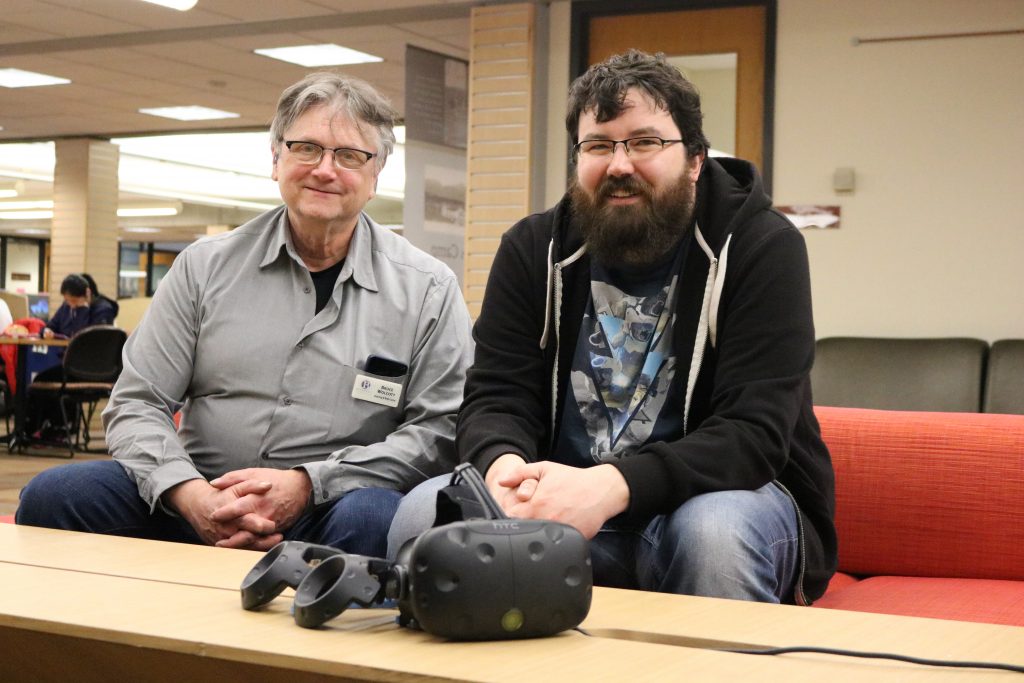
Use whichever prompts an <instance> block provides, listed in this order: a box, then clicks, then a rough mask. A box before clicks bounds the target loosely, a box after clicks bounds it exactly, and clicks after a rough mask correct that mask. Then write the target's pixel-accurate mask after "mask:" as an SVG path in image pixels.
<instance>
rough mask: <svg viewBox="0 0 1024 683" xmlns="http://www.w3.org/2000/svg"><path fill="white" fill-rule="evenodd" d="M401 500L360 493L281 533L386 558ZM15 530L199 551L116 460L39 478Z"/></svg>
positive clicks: (24, 496)
mask: <svg viewBox="0 0 1024 683" xmlns="http://www.w3.org/2000/svg"><path fill="white" fill-rule="evenodd" d="M401 499H402V494H400V493H399V492H398V491H391V490H388V489H356V490H355V491H352V492H350V493H348V494H346V495H345V496H343V497H341V498H339V499H338V500H336V501H334V502H333V503H331V504H329V505H321V506H318V507H317V508H315V509H314V510H313V511H312V512H310V513H308V514H305V515H303V516H302V517H300V518H299V519H298V521H297V522H296V523H295V524H294V526H292V527H291V528H290V529H288V530H287V531H286V532H284V538H285V540H288V541H293V540H294V541H306V542H308V543H319V544H322V545H329V546H333V547H335V548H339V549H340V550H343V551H345V552H348V553H354V554H359V555H369V556H371V557H384V553H385V551H386V549H387V545H386V543H387V532H388V527H389V526H390V525H391V519H392V518H393V517H394V515H395V511H396V510H397V509H398V503H399V501H400V500H401ZM15 522H17V523H18V524H26V525H29V526H42V527H48V528H51V529H67V530H69V531H87V532H91V533H97V534H110V535H114V536H131V537H133V538H149V539H154V540H159V541H176V542H179V543H202V542H203V541H202V540H201V539H200V538H199V535H198V534H196V532H195V530H193V529H192V526H191V525H190V524H189V523H188V522H187V521H185V519H184V518H182V517H178V516H175V515H170V514H167V513H166V512H164V511H163V510H161V509H159V508H157V509H156V510H155V511H154V512H152V513H150V511H149V506H148V505H147V504H146V503H145V502H144V501H143V500H142V498H141V497H140V496H139V490H138V487H136V485H135V482H133V481H132V480H131V478H130V477H129V476H128V474H127V472H125V470H124V468H123V467H121V465H119V464H118V463H116V462H114V461H111V460H97V461H91V462H82V463H74V464H71V465H62V466H60V467H55V468H53V469H49V470H46V471H44V472H41V473H40V474H38V475H36V476H35V477H34V478H33V479H32V481H30V482H29V483H28V485H27V486H26V487H25V488H24V489H22V491H21V499H20V502H19V504H18V511H17V513H16V514H15Z"/></svg>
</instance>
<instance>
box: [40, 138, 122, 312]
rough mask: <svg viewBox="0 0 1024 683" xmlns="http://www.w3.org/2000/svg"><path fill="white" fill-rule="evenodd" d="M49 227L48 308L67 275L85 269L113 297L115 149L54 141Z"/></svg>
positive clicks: (90, 143) (92, 142) (101, 144)
mask: <svg viewBox="0 0 1024 683" xmlns="http://www.w3.org/2000/svg"><path fill="white" fill-rule="evenodd" d="M56 155H57V163H56V165H55V167H54V179H53V223H52V225H51V229H50V268H49V283H46V284H47V285H48V287H49V292H50V308H51V310H56V307H57V306H59V305H60V304H61V303H62V302H63V299H62V298H61V295H60V284H61V282H62V281H63V280H64V277H65V276H67V275H68V273H81V272H87V273H89V274H90V275H92V276H93V277H94V278H95V279H96V284H97V286H98V287H99V289H100V291H101V292H103V293H105V294H107V295H108V296H111V297H113V296H116V295H117V252H118V242H117V237H118V230H117V204H118V184H117V167H118V161H119V159H120V156H119V148H118V146H117V145H114V144H112V143H110V142H106V141H102V140H91V139H67V140H58V141H57V143H56Z"/></svg>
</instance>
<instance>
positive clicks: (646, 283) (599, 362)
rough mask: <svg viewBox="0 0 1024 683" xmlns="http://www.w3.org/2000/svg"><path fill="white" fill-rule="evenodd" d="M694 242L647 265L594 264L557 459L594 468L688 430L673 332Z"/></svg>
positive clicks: (557, 444)
mask: <svg viewBox="0 0 1024 683" xmlns="http://www.w3.org/2000/svg"><path fill="white" fill-rule="evenodd" d="M688 242H689V240H688V239H685V240H684V241H683V243H682V244H680V246H679V248H678V249H677V250H676V253H674V254H670V255H669V256H668V259H667V260H666V261H665V262H663V263H661V264H658V265H656V266H654V267H652V268H646V269H643V270H641V271H632V272H631V271H625V270H612V269H608V268H605V267H603V266H601V265H600V264H598V263H596V262H592V265H591V283H590V289H591V301H590V305H589V306H588V307H587V311H586V313H585V314H584V316H583V321H582V323H581V329H580V335H579V338H578V340H577V342H576V351H575V354H574V356H573V364H572V370H571V372H570V380H571V381H570V385H569V386H567V387H566V396H565V399H566V400H565V402H564V407H563V411H562V420H561V423H562V428H561V430H560V433H559V439H558V443H556V444H555V452H554V453H552V459H553V460H557V461H559V462H563V463H565V464H570V465H575V466H588V465H593V464H596V463H601V462H608V461H611V460H614V459H616V458H621V457H623V456H625V455H628V454H629V453H631V452H633V451H634V450H636V449H637V448H639V447H640V446H642V445H643V444H645V443H647V442H649V441H655V440H663V439H669V438H678V437H679V436H681V435H682V434H681V431H682V423H683V418H682V415H683V412H682V396H681V394H682V392H683V390H682V389H681V388H680V387H679V386H678V384H679V383H678V382H675V381H674V380H675V376H676V358H675V356H674V355H673V354H672V330H673V326H674V322H675V313H674V311H675V299H676V295H677V291H676V285H677V283H678V282H679V276H680V274H681V267H682V263H683V257H684V254H685V252H686V247H687V245H688Z"/></svg>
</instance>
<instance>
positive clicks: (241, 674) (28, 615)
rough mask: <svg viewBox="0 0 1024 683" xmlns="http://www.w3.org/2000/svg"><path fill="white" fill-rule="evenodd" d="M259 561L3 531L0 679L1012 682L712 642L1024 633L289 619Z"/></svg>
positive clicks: (599, 597) (880, 620)
mask: <svg viewBox="0 0 1024 683" xmlns="http://www.w3.org/2000/svg"><path fill="white" fill-rule="evenodd" d="M259 557H260V554H258V553H255V552H251V551H245V550H225V549H219V548H211V547H206V546H190V545H182V544H173V543H163V542H158V541H141V540H136V539H127V538H116V537H109V536H93V535H89V534H80V533H74V532H65V531H53V530H47V529H34V528H31V527H21V526H14V525H5V524H0V581H2V586H3V588H0V642H2V643H4V652H3V655H2V656H0V679H2V680H4V681H19V680H36V681H38V680H55V679H66V680H75V681H94V680H95V681H101V680H102V681H109V680H113V678H112V677H113V676H115V675H116V676H118V678H120V679H122V680H132V681H175V683H180V681H182V680H213V679H214V677H217V678H219V679H220V680H288V681H289V683H304V682H305V681H314V680H317V681H320V680H360V681H365V680H383V681H403V682H409V681H421V680H430V681H452V680H458V681H515V683H538V682H542V681H570V680H586V681H603V680H609V681H633V680H644V681H646V680H686V681H721V680H757V681H787V683H788V682H791V681H813V682H814V683H820V682H821V681H823V680H826V681H829V683H840V682H842V681H864V680H871V681H872V683H887V682H889V681H892V682H897V681H898V682H900V683H902V682H903V681H916V680H921V681H953V680H956V681H966V680H970V681H971V682H972V683H973V682H974V681H988V680H992V681H996V680H1003V681H1014V680H1017V678H1015V677H1014V676H1013V674H1012V673H1009V672H998V671H984V670H968V671H964V670H956V669H939V668H932V667H923V666H915V665H912V664H906V663H901V662H893V661H882V660H865V659H852V658H845V657H835V656H825V655H785V656H781V657H769V656H753V655H743V654H736V653H729V652H720V651H715V650H714V649H713V648H716V647H717V648H724V647H731V648H750V647H753V648H763V647H776V646H786V645H809V646H818V647H833V648H847V649H857V650H871V651H886V652H897V653H899V654H903V655H910V656H916V657H925V658H935V659H947V660H949V659H959V660H974V661H979V660H980V661H1001V662H1004V663H1012V664H1016V665H1024V628H1018V627H1012V626H996V625H990V624H975V623H966V622H956V621H940V620H935V619H920V618H914V617H897V616H891V615H880V614H867V613H860V612H843V611H839V610H825V609H813V608H805V607H793V606H785V605H765V604H757V603H747V602H739V601H732V600H716V599H712V598H694V597H687V596H677V595H664V594H656V593H641V592H637V591H624V590H615V589H608V588H596V589H595V590H594V601H593V607H592V609H591V612H590V615H589V616H588V617H587V619H586V621H585V622H584V623H583V625H582V626H583V627H584V628H585V629H586V630H587V631H589V632H590V633H591V634H592V637H587V636H585V635H583V634H581V633H578V632H573V631H569V632H566V633H563V634H560V635H558V636H555V637H551V638H539V639H535V640H525V641H502V642H483V643H453V642H446V641H444V640H441V639H439V638H435V637H433V636H430V635H428V634H426V633H422V632H417V631H411V630H408V629H404V628H400V627H398V626H397V625H396V624H395V623H394V617H395V615H396V613H395V611H394V610H376V609H350V610H348V611H347V612H345V613H344V614H343V615H342V616H341V617H339V618H337V619H334V620H332V621H330V622H328V623H327V624H326V626H325V627H324V628H321V629H316V630H308V629H302V628H299V627H298V626H296V625H295V623H294V621H293V620H292V617H291V614H290V608H291V591H286V593H285V594H284V595H282V596H280V597H278V598H277V599H276V600H274V601H273V602H272V603H271V604H270V605H269V606H268V607H267V608H266V609H264V610H262V611H259V612H246V611H244V610H243V609H242V608H241V599H240V595H239V590H238V586H239V584H240V583H241V580H242V577H243V576H245V574H246V572H247V571H248V570H249V569H250V568H251V567H252V566H253V565H254V564H255V563H256V561H257V560H258V559H259Z"/></svg>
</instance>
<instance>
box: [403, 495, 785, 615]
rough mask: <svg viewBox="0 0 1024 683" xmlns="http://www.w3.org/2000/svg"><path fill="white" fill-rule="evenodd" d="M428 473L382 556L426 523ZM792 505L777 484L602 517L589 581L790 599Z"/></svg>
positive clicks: (430, 506)
mask: <svg viewBox="0 0 1024 683" xmlns="http://www.w3.org/2000/svg"><path fill="white" fill-rule="evenodd" d="M450 480H451V476H450V475H444V476H441V477H435V478H433V479H430V480H428V481H426V482H424V483H422V484H420V485H419V486H417V487H416V488H415V489H413V490H412V491H410V492H409V494H408V495H406V497H405V498H404V499H403V500H402V503H401V505H399V507H398V512H397V513H396V515H395V520H394V522H393V523H392V525H391V531H390V532H389V534H388V557H389V558H391V559H393V558H394V557H395V555H396V554H397V552H398V549H399V548H400V547H401V546H402V544H403V543H404V542H405V541H407V540H408V539H410V538H414V537H415V536H418V535H419V534H421V533H423V532H424V531H426V530H427V529H429V528H430V527H431V526H433V523H434V509H435V508H434V506H435V501H436V499H437V492H438V491H439V490H440V489H442V488H444V487H445V486H447V485H448V483H449V481H450ZM799 554H800V540H799V525H798V522H797V512H796V507H795V505H794V504H793V501H792V500H791V499H790V497H789V496H788V495H787V494H786V493H785V492H784V491H783V490H782V489H780V488H779V487H778V486H775V485H774V484H768V485H766V486H763V487H761V488H759V489H757V490H756V491H719V492H715V493H705V494H703V495H700V496H696V497H694V498H691V499H690V500H688V501H686V502H685V503H684V504H683V505H681V506H680V507H679V508H677V509H676V510H675V512H672V513H671V514H667V515H659V516H657V517H655V518H654V519H653V520H651V521H650V522H649V523H648V524H646V525H640V526H636V527H629V526H623V525H619V524H615V523H612V522H609V523H608V524H606V525H605V526H604V527H603V528H602V529H601V531H599V532H598V534H597V536H595V537H594V538H593V539H591V541H590V558H591V562H592V564H593V570H594V584H595V585H598V586H610V587H613V588H634V589H640V590H647V591H657V592H661V593H679V594H684V595H703V596H708V597H718V598H734V599H738V600H755V601H758V602H791V601H792V599H793V588H794V582H795V580H796V573H797V567H798V564H799Z"/></svg>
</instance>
